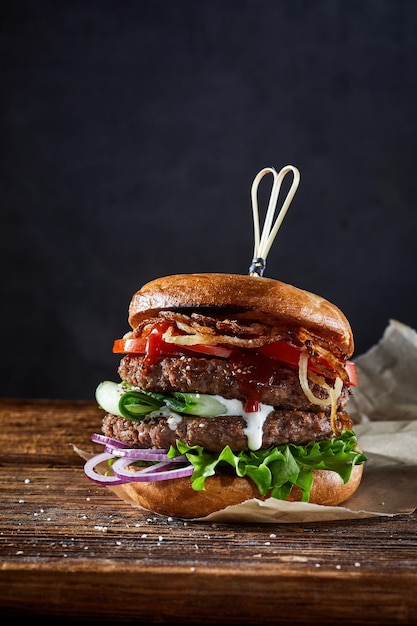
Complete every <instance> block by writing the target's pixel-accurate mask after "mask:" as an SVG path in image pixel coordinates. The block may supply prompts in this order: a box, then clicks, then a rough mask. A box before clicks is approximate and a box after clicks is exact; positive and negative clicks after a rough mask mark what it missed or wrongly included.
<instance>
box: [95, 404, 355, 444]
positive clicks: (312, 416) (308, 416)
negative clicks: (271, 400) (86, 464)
mask: <svg viewBox="0 0 417 626" xmlns="http://www.w3.org/2000/svg"><path fill="white" fill-rule="evenodd" d="M337 426H338V428H339V430H347V429H351V428H352V422H351V420H350V417H349V415H348V414H347V413H340V414H338V417H337ZM245 428H246V421H245V419H244V418H243V417H241V416H219V417H189V416H187V417H183V418H182V421H181V422H180V423H173V424H171V425H170V423H169V422H168V420H167V419H166V417H164V416H160V417H158V416H157V417H152V418H147V419H143V420H140V421H131V420H128V419H125V418H123V417H116V416H115V415H110V414H107V415H105V417H104V419H103V428H102V430H103V433H104V435H106V436H107V437H114V438H115V439H117V440H118V441H121V442H122V443H125V444H127V445H128V446H129V447H132V448H169V447H170V445H175V442H176V441H177V439H179V440H180V441H183V442H185V443H187V444H188V445H190V446H194V445H200V446H203V447H204V448H205V449H206V450H209V451H212V452H221V450H223V448H224V447H225V446H226V445H229V446H230V447H231V449H232V450H233V451H235V452H238V451H240V450H247V449H248V440H247V437H246V435H245V432H244V429H245ZM332 434H333V431H332V427H331V424H330V417H329V416H327V415H325V414H323V413H311V412H303V411H282V410H281V411H271V413H270V414H269V415H268V417H267V418H266V420H265V423H264V426H263V437H262V448H269V447H270V446H277V445H280V444H285V443H295V444H299V445H305V444H307V443H308V442H309V441H313V440H314V441H320V440H321V439H329V438H330V437H331V436H332Z"/></svg>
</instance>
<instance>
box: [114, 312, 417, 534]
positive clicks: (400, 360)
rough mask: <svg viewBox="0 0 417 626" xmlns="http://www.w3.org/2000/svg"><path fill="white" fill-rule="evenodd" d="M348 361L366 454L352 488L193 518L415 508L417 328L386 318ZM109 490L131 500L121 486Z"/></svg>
mask: <svg viewBox="0 0 417 626" xmlns="http://www.w3.org/2000/svg"><path fill="white" fill-rule="evenodd" d="M354 360H355V363H356V368H357V373H358V387H355V388H354V390H353V393H352V396H351V398H350V399H349V404H348V412H349V413H350V415H351V418H352V420H353V422H354V424H355V426H354V430H355V432H356V434H357V436H358V441H359V443H360V446H361V448H362V450H363V452H364V453H365V454H366V456H367V457H368V461H367V462H366V463H365V468H364V473H363V478H362V482H361V484H360V486H359V489H358V490H357V492H356V493H355V494H353V496H351V497H350V498H349V499H348V500H346V501H345V502H344V503H343V504H342V505H339V506H333V507H330V506H322V505H317V504H310V503H303V502H286V501H282V500H277V499H275V498H269V499H268V500H265V501H261V500H257V499H252V500H247V501H246V502H243V503H242V504H238V505H234V506H229V507H227V508H225V509H222V510H221V511H217V512H216V513H212V514H210V515H208V516H206V517H202V518H198V519H197V520H195V521H211V522H214V521H215V522H235V523H247V522H248V523H258V524H259V523H283V522H285V523H303V522H316V521H330V520H348V519H360V518H369V517H378V516H394V515H399V514H407V513H408V514H409V513H412V512H413V511H414V510H415V509H416V508H417V455H416V450H417V333H416V331H415V330H413V329H412V328H410V327H409V326H406V325H405V324H402V323H401V322H397V321H395V320H390V322H389V324H388V326H387V328H386V329H385V332H384V334H383V336H382V338H381V340H380V341H379V342H378V343H377V344H376V345H375V346H374V347H372V348H371V349H370V350H369V351H368V352H366V353H365V354H363V355H361V356H359V357H357V358H356V359H354ZM112 490H113V491H114V492H115V493H116V494H117V495H118V496H119V497H120V498H122V499H123V500H125V501H127V502H130V504H132V506H138V505H137V504H135V503H133V502H132V501H131V500H129V498H128V496H127V495H126V494H125V493H124V491H122V490H120V489H118V488H117V487H113V488H112ZM188 521H193V520H188Z"/></svg>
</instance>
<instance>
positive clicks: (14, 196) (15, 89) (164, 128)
mask: <svg viewBox="0 0 417 626" xmlns="http://www.w3.org/2000/svg"><path fill="white" fill-rule="evenodd" d="M1 12H2V16H1V18H2V19H1V58H2V64H1V74H2V80H1V83H2V109H1V133H2V140H1V147H2V148H1V152H2V157H3V158H2V166H1V181H0V183H1V205H0V206H1V209H0V210H1V231H2V233H1V234H2V237H1V247H0V250H1V253H0V254H1V261H2V271H1V274H0V276H1V277H0V281H1V285H0V288H1V307H0V327H1V334H2V338H3V339H2V350H1V353H0V354H1V356H0V365H1V372H0V395H1V396H16V397H19V396H21V397H51V398H80V399H83V398H93V396H94V389H95V386H96V384H97V383H98V382H99V381H100V380H102V379H106V378H110V379H111V378H113V379H114V380H117V379H118V378H117V374H116V369H117V363H118V360H119V358H118V357H116V356H115V355H113V354H112V353H111V348H112V343H113V340H114V339H115V338H117V337H119V336H121V335H122V334H123V333H125V332H126V331H127V330H128V325H127V307H128V304H129V300H130V297H131V295H132V294H133V292H134V291H136V290H137V289H138V288H139V287H140V286H141V285H142V284H143V283H144V282H147V281H148V280H150V279H152V278H156V277H158V276H161V275H165V274H171V273H179V272H187V273H188V272H201V271H203V272H211V271H224V272H237V273H244V274H245V273H247V271H248V266H249V263H250V261H251V258H252V250H253V229H252V213H251V203H250V186H251V184H252V180H253V178H254V176H255V175H256V173H257V172H258V171H259V170H260V169H262V168H263V167H265V166H274V167H276V168H277V169H280V168H281V167H282V166H284V165H286V164H287V163H291V164H293V165H296V166H297V167H298V168H299V169H300V171H301V184H300V188H299V190H298V192H297V195H296V197H295V199H294V201H293V204H292V206H291V208H290V211H289V213H288V215H287V217H286V219H285V221H284V223H283V226H282V227H281V230H280V232H279V234H278V237H277V239H276V241H275V244H274V246H273V248H272V250H271V252H270V254H269V257H268V263H267V268H266V272H265V275H267V276H269V277H272V278H278V279H281V280H283V281H286V282H290V283H292V284H295V285H297V286H299V287H302V288H304V289H308V290H310V291H314V292H316V293H319V294H321V295H323V296H324V297H326V298H328V299H329V300H331V301H333V302H334V303H335V304H337V305H338V306H339V307H340V308H342V309H343V310H344V312H345V313H346V315H347V316H348V317H349V319H350V321H351V324H352V327H353V330H354V334H355V338H356V354H359V353H362V352H364V351H365V350H367V349H368V348H369V347H370V346H371V345H372V344H373V343H375V342H376V341H377V340H378V339H379V338H380V336H381V334H382V332H383V330H384V328H385V326H386V324H387V323H388V320H389V319H390V318H395V319H398V320H400V321H403V322H405V323H407V324H410V325H411V326H413V327H414V326H415V325H417V297H416V293H415V287H416V282H417V253H416V226H417V213H416V209H417V205H416V191H417V175H416V158H417V121H416V120H417V114H416V111H417V90H416V87H417V36H416V35H417V3H416V2H413V0H408V1H407V0H404V1H402V2H398V1H395V0H358V1H355V0H328V1H326V0H317V1H314V0H305V1H302V0H281V1H277V0H263V2H258V1H257V0H246V1H237V0H228V1H227V2H224V1H223V0H206V1H201V2H198V1H196V0H177V1H166V0H159V1H155V2H152V1H150V0H149V1H148V2H140V1H138V2H135V1H133V0H132V1H123V0H117V1H116V0H114V1H112V0H103V1H98V0H97V1H96V2H94V1H93V0H83V1H80V2H77V1H69V0H62V1H60V2H56V1H54V0H50V1H48V0H38V1H36V0H33V1H29V0H19V2H15V1H12V0H9V1H5V2H3V3H2V5H1Z"/></svg>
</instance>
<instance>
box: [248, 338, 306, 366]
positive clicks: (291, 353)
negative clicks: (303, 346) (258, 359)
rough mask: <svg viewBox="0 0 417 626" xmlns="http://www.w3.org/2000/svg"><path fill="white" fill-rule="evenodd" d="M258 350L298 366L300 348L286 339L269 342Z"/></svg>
mask: <svg viewBox="0 0 417 626" xmlns="http://www.w3.org/2000/svg"><path fill="white" fill-rule="evenodd" d="M256 351H257V352H259V353H260V354H264V355H265V356H269V357H271V358H273V359H278V360H279V361H283V362H284V363H288V364H289V365H294V366H298V361H299V360H300V348H297V347H296V346H292V345H291V344H289V343H285V341H276V342H275V343H268V344H266V346H262V347H261V348H257V350H256Z"/></svg>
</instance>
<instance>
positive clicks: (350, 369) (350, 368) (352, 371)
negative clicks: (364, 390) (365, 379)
mask: <svg viewBox="0 0 417 626" xmlns="http://www.w3.org/2000/svg"><path fill="white" fill-rule="evenodd" d="M345 367H346V371H347V373H348V376H349V383H350V384H351V385H352V387H357V386H358V372H357V371H356V365H355V364H354V362H353V361H346V363H345Z"/></svg>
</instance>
